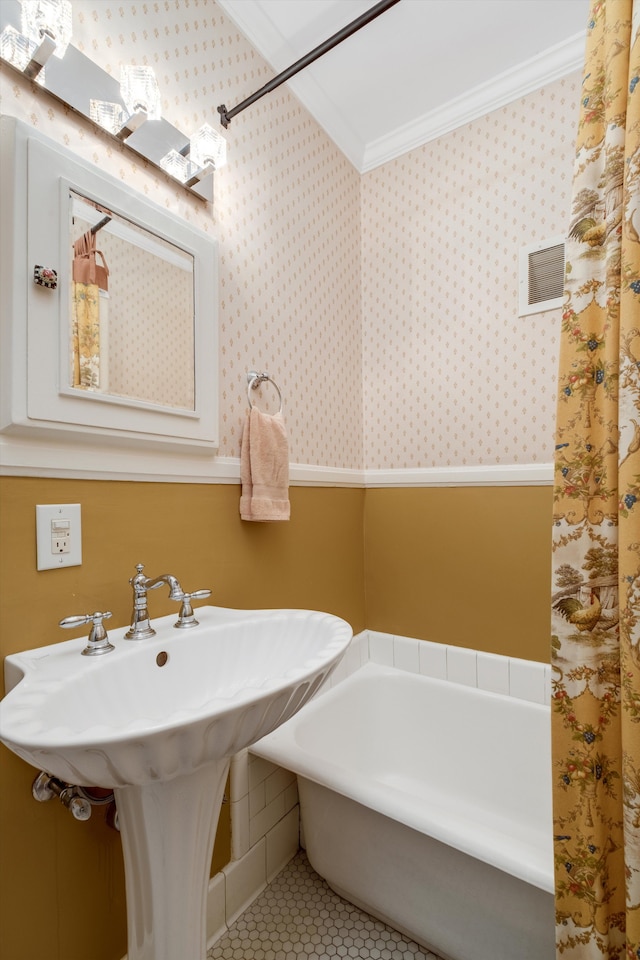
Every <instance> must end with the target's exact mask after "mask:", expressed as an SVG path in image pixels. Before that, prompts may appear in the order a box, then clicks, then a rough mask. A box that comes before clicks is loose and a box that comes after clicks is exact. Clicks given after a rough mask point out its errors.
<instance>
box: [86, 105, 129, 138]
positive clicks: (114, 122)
mask: <svg viewBox="0 0 640 960" xmlns="http://www.w3.org/2000/svg"><path fill="white" fill-rule="evenodd" d="M89 117H90V118H91V120H93V122H94V123H97V124H98V125H99V126H101V127H104V129H105V130H108V131H109V133H114V134H115V133H118V131H119V130H121V129H122V126H123V125H124V122H125V120H126V119H127V115H126V113H125V112H124V110H123V109H122V105H121V104H119V103H111V102H110V101H109V100H90V101H89Z"/></svg>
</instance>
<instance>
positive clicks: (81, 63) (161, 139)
mask: <svg viewBox="0 0 640 960" xmlns="http://www.w3.org/2000/svg"><path fill="white" fill-rule="evenodd" d="M71 25H72V10H71V3H70V0H3V2H2V3H1V4H0V31H1V32H0V58H1V59H2V60H3V62H5V63H6V64H8V65H9V66H10V67H11V68H12V69H14V70H16V71H17V72H18V73H21V74H23V75H24V76H25V77H27V78H29V79H31V80H34V81H35V82H36V84H37V85H38V87H40V88H41V89H42V90H46V92H47V93H49V94H50V95H51V96H52V97H55V99H56V100H59V101H60V102H61V103H64V104H65V106H67V107H70V108H71V109H72V110H73V111H75V112H76V113H78V114H80V115H81V116H83V117H85V118H86V119H88V120H90V121H91V122H92V123H95V124H96V125H97V126H99V127H100V128H101V129H102V130H106V131H107V132H108V133H110V134H111V135H112V136H113V137H115V138H116V139H117V140H119V141H120V142H121V143H124V144H125V146H126V147H128V148H129V149H130V150H133V151H134V153H137V154H138V155H139V156H141V157H143V158H144V159H145V160H147V161H148V162H149V163H151V164H152V165H153V166H154V167H156V168H158V169H160V170H162V171H163V172H164V173H167V174H168V175H169V176H171V177H173V178H174V179H175V180H177V181H178V182H179V183H181V184H183V185H184V186H185V187H186V188H187V189H188V190H189V191H190V192H191V193H194V194H196V196H198V197H200V198H201V199H203V200H207V201H212V200H213V174H214V171H215V170H219V169H220V167H221V166H223V165H224V163H225V162H226V140H225V139H224V137H222V136H221V135H220V134H219V133H218V132H217V131H215V130H213V129H212V127H211V126H209V124H206V123H205V124H203V126H202V127H200V129H199V130H197V131H196V132H195V133H194V134H193V135H192V136H191V137H190V138H189V137H187V136H186V135H185V134H183V133H181V132H180V131H179V130H178V129H177V128H176V127H174V126H173V125H172V124H171V123H169V122H168V121H167V120H165V119H164V118H163V117H161V116H160V92H159V90H158V85H157V83H156V80H155V76H154V75H153V70H152V69H151V67H136V66H123V67H122V72H121V76H120V79H119V80H118V79H116V78H115V77H112V76H110V75H109V74H108V73H107V72H106V71H105V70H103V69H102V68H101V67H99V66H98V65H97V64H96V63H94V62H93V61H92V60H90V59H89V58H88V57H87V56H85V55H84V54H83V53H81V52H80V51H79V50H78V49H77V48H76V47H74V46H73V45H72V44H71V42H70V41H71Z"/></svg>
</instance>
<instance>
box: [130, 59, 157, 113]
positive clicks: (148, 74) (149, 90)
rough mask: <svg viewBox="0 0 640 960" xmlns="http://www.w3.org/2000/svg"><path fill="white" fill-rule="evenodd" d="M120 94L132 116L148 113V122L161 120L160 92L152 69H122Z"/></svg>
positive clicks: (133, 67)
mask: <svg viewBox="0 0 640 960" xmlns="http://www.w3.org/2000/svg"><path fill="white" fill-rule="evenodd" d="M120 93H121V95H122V99H123V100H124V102H125V106H126V108H127V110H128V111H129V113H130V114H134V113H146V115H147V120H160V118H161V115H162V114H161V108H160V90H159V89H158V83H157V81H156V76H155V74H154V72H153V68H152V67H135V66H124V67H122V69H121V71H120Z"/></svg>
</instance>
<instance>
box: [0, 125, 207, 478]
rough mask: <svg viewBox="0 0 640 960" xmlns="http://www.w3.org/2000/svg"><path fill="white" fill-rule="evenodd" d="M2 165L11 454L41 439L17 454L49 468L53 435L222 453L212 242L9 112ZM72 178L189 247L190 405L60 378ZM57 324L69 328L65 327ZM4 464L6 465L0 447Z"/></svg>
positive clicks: (0, 412) (2, 329) (2, 404)
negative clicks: (38, 278)
mask: <svg viewBox="0 0 640 960" xmlns="http://www.w3.org/2000/svg"><path fill="white" fill-rule="evenodd" d="M0 164H1V166H2V171H3V174H2V179H1V182H0V206H1V207H2V218H1V224H0V289H1V290H2V297H1V301H0V343H1V346H2V350H1V361H0V363H1V366H0V373H1V379H2V385H1V388H0V439H1V440H2V441H3V448H4V451H5V452H6V450H7V441H11V440H15V443H14V445H13V449H14V451H15V450H17V449H18V448H20V449H22V450H26V444H27V443H28V442H29V441H31V443H32V444H35V447H32V448H31V450H30V452H29V453H27V454H25V455H24V456H23V457H22V459H24V460H25V466H27V465H30V466H38V465H40V466H42V467H45V468H46V467H48V466H50V464H49V462H48V460H47V458H46V456H45V460H47V462H43V463H42V464H37V463H34V458H36V460H37V457H38V452H37V451H38V450H39V451H40V453H41V454H44V453H45V450H46V449H47V448H48V447H50V446H51V444H52V442H53V443H54V444H57V445H58V446H59V445H60V444H62V445H65V446H66V447H67V448H68V449H70V450H71V454H70V456H71V460H72V461H73V459H74V454H73V449H74V446H75V447H76V448H77V446H78V444H82V449H84V450H85V451H86V450H88V446H87V445H89V446H90V448H91V449H93V448H96V449H97V450H98V451H99V449H100V448H101V447H103V448H104V449H105V452H106V450H107V449H108V450H109V451H110V452H112V451H113V450H114V449H120V450H124V451H128V454H129V456H128V459H129V460H130V459H131V452H132V451H140V452H141V453H142V455H143V456H144V455H145V454H146V453H148V452H153V451H154V450H157V449H158V448H164V450H165V451H169V450H171V451H172V452H174V453H180V452H183V453H185V454H188V455H191V456H193V455H194V454H195V455H198V456H199V457H202V454H207V453H208V454H215V451H216V449H217V446H218V388H217V384H218V350H217V347H218V342H217V332H218V331H217V327H218V321H217V313H218V291H217V245H216V242H215V240H214V239H212V238H211V237H209V236H208V235H206V234H205V233H203V232H202V231H199V230H197V229H195V228H194V227H193V226H191V225H190V224H188V223H187V222H186V221H184V220H181V219H179V218H178V217H176V216H174V215H173V214H171V213H169V212H168V211H165V210H163V209H161V208H160V207H157V206H155V205H154V204H151V203H149V202H148V201H147V200H145V199H144V198H143V197H141V196H140V195H139V194H137V193H135V192H134V191H132V190H131V189H129V188H128V187H127V186H126V185H124V184H122V183H120V182H119V181H117V180H115V179H114V178H112V177H110V176H108V175H107V174H104V173H103V172H101V171H98V169H97V168H95V167H94V166H93V165H91V164H88V163H85V162H83V161H82V160H81V159H79V158H78V157H76V156H74V155H73V154H71V153H70V152H69V151H67V150H65V149H64V148H63V147H60V146H58V145H57V144H54V143H53V142H51V141H50V140H48V139H47V138H45V137H43V136H42V135H40V134H39V133H37V132H35V131H33V130H32V129H31V128H29V127H27V126H26V125H25V124H23V123H22V122H20V121H18V120H16V119H15V118H13V117H1V118H0ZM69 187H71V188H73V189H74V190H77V192H79V193H82V194H84V195H85V196H89V197H91V198H93V199H95V200H98V201H100V202H102V203H103V204H104V205H105V206H106V207H108V208H110V209H112V210H113V211H114V212H116V213H119V214H120V215H121V216H124V217H126V218H127V219H129V220H131V221H133V222H135V223H137V224H138V225H140V226H142V227H144V228H145V229H148V230H151V231H152V232H153V233H156V234H158V235H159V236H161V237H164V238H165V239H166V240H169V241H170V242H171V243H174V244H176V245H177V246H179V247H181V248H182V249H184V250H186V251H188V252H189V253H191V254H192V255H193V257H194V280H195V282H194V300H195V317H194V323H195V330H194V347H195V358H194V364H195V409H194V410H176V409H174V408H171V407H162V406H158V405H154V404H149V403H144V402H141V401H136V400H129V399H125V398H113V397H105V396H97V395H87V394H86V393H84V392H82V391H77V390H70V389H69V387H68V385H67V384H66V383H64V384H63V383H62V382H61V381H62V379H63V376H62V371H63V370H64V369H65V363H64V362H63V358H62V357H61V352H62V350H63V349H65V347H64V344H65V343H66V342H68V334H67V332H66V330H67V325H68V316H66V315H65V316H64V317H63V316H62V315H61V306H64V305H65V304H68V296H66V295H62V296H61V290H66V289H67V286H68V285H69V284H70V276H69V273H70V257H69V250H68V244H69V243H70V239H69V236H68V201H67V197H68V188H69ZM36 264H39V265H42V266H47V267H53V268H54V269H56V270H57V272H58V289H57V290H48V289H46V288H44V287H39V286H37V285H36V284H35V283H34V279H33V270H34V266H35V265H36ZM65 285H66V286H65ZM61 324H64V325H65V327H64V330H63V329H62V328H61ZM9 446H11V444H10V443H9ZM34 451H35V452H34ZM59 452H60V451H59ZM19 459H20V456H19V455H18V460H19ZM9 460H10V461H11V466H15V467H18V466H19V465H20V464H19V463H16V462H15V454H14V453H12V454H11V455H10V457H9ZM53 460H54V461H56V462H58V460H59V457H55V456H54V458H53ZM3 461H4V462H6V458H5V457H4V456H3ZM62 462H64V463H68V462H69V460H68V459H66V460H65V459H63V460H62ZM54 466H55V463H54ZM5 472H6V471H5ZM12 472H16V470H15V469H14V470H13V471H12ZM45 472H46V471H45ZM80 472H81V473H82V472H83V471H80ZM106 472H107V473H109V472H110V471H109V470H108V469H107V471H106ZM172 472H173V471H172ZM187 472H192V471H190V470H187ZM196 472H197V473H200V470H198V471H196Z"/></svg>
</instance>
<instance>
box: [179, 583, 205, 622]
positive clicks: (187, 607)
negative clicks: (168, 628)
mask: <svg viewBox="0 0 640 960" xmlns="http://www.w3.org/2000/svg"><path fill="white" fill-rule="evenodd" d="M210 596H211V590H194V591H193V593H185V594H183V595H182V604H181V606H180V613H179V614H178V619H177V620H176V622H175V623H174V627H176V628H177V629H178V630H186V629H187V628H188V627H197V625H198V621H197V620H196V618H195V617H194V615H193V607H192V606H191V601H192V600H204V599H205V597H210Z"/></svg>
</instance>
